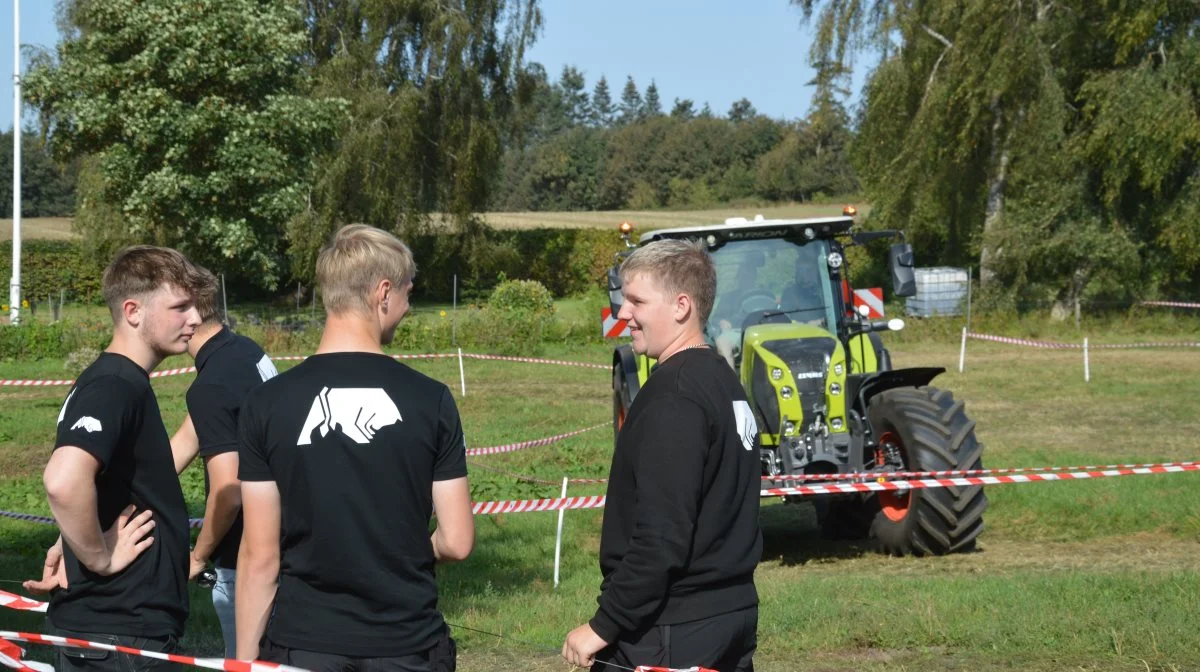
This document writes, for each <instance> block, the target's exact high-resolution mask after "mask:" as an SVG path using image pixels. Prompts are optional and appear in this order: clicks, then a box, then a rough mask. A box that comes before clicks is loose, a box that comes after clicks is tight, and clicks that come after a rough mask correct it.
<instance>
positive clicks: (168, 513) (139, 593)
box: [49, 352, 188, 637]
mask: <svg viewBox="0 0 1200 672" xmlns="http://www.w3.org/2000/svg"><path fill="white" fill-rule="evenodd" d="M54 445H55V448H56V449H57V448H61V447H63V446H76V447H78V448H81V449H83V450H85V451H87V452H88V453H90V454H91V455H92V456H94V457H95V458H96V459H97V460H98V461H99V462H100V472H99V473H98V474H97V476H96V502H97V507H98V513H99V517H100V527H101V529H104V530H107V529H108V528H109V527H111V526H112V525H113V523H114V522H116V520H117V516H118V515H120V513H121V511H122V509H124V508H125V507H126V506H128V505H129V504H130V503H132V504H135V505H137V507H138V510H139V511H141V510H143V509H150V510H152V511H154V521H155V526H154V529H153V531H152V532H151V534H152V536H153V537H154V543H153V544H151V545H150V547H149V548H147V549H146V551H145V552H143V553H142V554H141V555H140V556H138V558H137V559H136V560H134V561H133V563H132V564H131V565H129V567H127V568H126V569H125V570H124V571H122V572H119V573H117V574H114V575H112V576H100V575H98V574H95V573H93V572H91V571H89V570H88V569H87V568H86V567H84V566H83V565H82V564H81V563H80V562H79V560H78V559H77V558H76V557H75V554H74V553H73V552H72V551H71V549H70V547H69V546H68V545H67V544H66V543H64V544H63V557H64V560H65V562H66V569H67V581H68V584H69V587H68V588H66V589H65V590H59V591H57V592H55V593H54V595H53V597H51V598H50V611H49V618H50V621H51V622H52V623H53V624H54V625H55V626H56V627H59V628H65V629H67V630H78V631H82V632H105V633H109V634H114V635H130V636H142V637H161V636H166V635H175V636H180V635H182V634H183V624H184V621H186V620H187V614H188V593H187V572H188V526H187V524H188V523H187V507H186V506H185V504H184V501H183V490H182V489H180V487H179V479H178V478H177V477H176V476H175V461H174V459H173V458H172V456H171V440H170V437H168V436H167V429H166V427H165V426H163V421H162V415H161V414H160V413H159V410H158V400H157V399H155V397H154V390H152V389H151V388H150V378H149V376H147V375H146V371H145V370H143V369H142V368H141V367H140V366H138V365H137V364H135V363H134V362H133V361H132V360H130V359H128V358H126V357H123V356H121V355H117V354H112V353H107V352H106V353H103V354H101V355H100V357H99V358H98V359H97V360H96V361H95V362H94V363H92V365H91V366H89V367H88V368H87V370H86V371H84V372H83V374H82V375H80V376H79V380H77V381H76V382H75V387H73V388H72V389H71V392H70V394H68V395H67V400H66V401H65V402H64V403H63V406H62V410H61V411H60V412H59V414H58V437H57V439H56V441H55V444H54Z"/></svg>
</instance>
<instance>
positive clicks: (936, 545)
mask: <svg viewBox="0 0 1200 672" xmlns="http://www.w3.org/2000/svg"><path fill="white" fill-rule="evenodd" d="M867 415H868V417H869V418H870V421H871V427H872V429H873V430H874V432H875V438H876V440H877V441H878V442H879V446H880V449H881V450H887V449H889V448H890V447H894V448H896V449H899V451H900V454H901V455H902V456H903V460H904V465H905V470H907V471H943V470H964V469H982V468H983V460H982V455H983V444H981V443H979V442H978V441H976V440H975V423H974V422H973V421H971V419H969V418H968V417H967V414H966V413H965V412H964V410H963V402H961V401H955V400H954V396H953V395H951V394H950V392H948V391H946V390H939V389H937V388H935V387H917V388H913V387H907V388H896V389H891V390H887V391H885V392H882V393H880V394H879V396H877V397H875V398H873V399H872V400H871V402H870V404H869V406H868V409H867ZM872 500H873V505H872V506H873V508H874V507H875V506H877V507H878V513H877V514H876V515H875V519H874V520H873V521H872V522H871V529H870V534H871V536H873V537H875V538H877V539H878V540H879V542H880V544H881V545H882V547H883V550H884V551H885V552H887V553H891V554H894V555H907V554H912V555H944V554H946V553H957V552H963V551H970V550H973V549H974V548H975V539H976V538H977V537H978V536H979V533H980V532H982V531H983V512H984V510H985V509H987V504H988V502H987V496H986V495H984V492H983V486H979V485H974V486H965V487H950V488H927V489H919V490H908V491H906V492H880V493H876V496H875V497H872V498H869V499H868V500H867V502H871V501H872ZM867 502H864V504H866V503H867Z"/></svg>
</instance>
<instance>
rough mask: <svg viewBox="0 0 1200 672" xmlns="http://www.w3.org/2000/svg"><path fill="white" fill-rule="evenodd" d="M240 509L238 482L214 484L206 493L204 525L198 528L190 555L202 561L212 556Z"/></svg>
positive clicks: (240, 499) (240, 491)
mask: <svg viewBox="0 0 1200 672" xmlns="http://www.w3.org/2000/svg"><path fill="white" fill-rule="evenodd" d="M241 510H242V490H241V486H240V485H239V484H238V483H236V482H234V483H227V484H225V485H223V486H221V487H215V486H214V487H213V488H212V490H211V492H209V493H208V501H207V502H206V503H205V506H204V526H203V527H201V528H200V534H199V535H198V536H197V537H196V546H195V548H193V549H192V556H193V557H195V558H197V559H198V560H204V561H207V560H208V559H209V558H210V557H212V554H213V551H215V550H216V548H217V544H219V543H221V540H222V539H224V538H225V535H226V534H227V533H228V532H229V528H231V527H233V521H235V520H237V516H238V513H239V512H240V511H241Z"/></svg>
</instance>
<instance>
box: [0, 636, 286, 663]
mask: <svg viewBox="0 0 1200 672" xmlns="http://www.w3.org/2000/svg"><path fill="white" fill-rule="evenodd" d="M0 639H9V640H15V641H18V642H33V643H35V644H49V645H50V646H60V647H70V648H73V649H98V650H100V651H115V652H117V653H126V654H129V655H131V656H139V657H141V658H154V659H156V660H166V661H169V662H172V663H181V664H183V665H192V666H194V667H207V668H208V669H210V670H225V671H226V672H305V670H302V669H301V668H299V667H292V666H291V665H280V664H278V663H265V662H262V661H257V660H256V661H253V662H248V661H245V660H227V659H225V658H195V657H192V656H180V655H176V654H174V653H160V652H158V651H145V650H142V649H134V648H131V647H128V646H120V645H119V644H102V643H100V642H89V641H87V640H85V639H75V638H73V637H58V636H55V635H42V634H38V633H36V632H11V631H8V630H0ZM29 664H30V663H26V665H29Z"/></svg>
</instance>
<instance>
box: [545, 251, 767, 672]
mask: <svg viewBox="0 0 1200 672" xmlns="http://www.w3.org/2000/svg"><path fill="white" fill-rule="evenodd" d="M621 282H622V285H623V287H622V292H623V294H624V298H625V303H624V305H623V306H622V307H621V310H620V312H619V313H618V318H619V319H623V320H628V321H629V326H630V330H631V332H632V337H633V349H634V351H635V352H638V353H639V354H646V355H648V356H650V357H653V358H655V359H657V360H658V364H657V365H656V366H655V368H654V369H653V371H652V372H651V374H650V378H649V380H647V382H646V384H645V386H644V387H642V389H641V391H640V392H639V393H638V395H637V397H636V398H635V399H634V402H633V405H632V406H631V407H630V409H629V414H628V416H627V417H626V420H625V425H624V426H623V427H622V428H621V433H620V435H619V437H618V439H617V446H616V450H615V451H614V453H613V462H612V469H611V473H610V476H609V485H608V499H607V504H606V509H605V513H604V525H603V529H602V532H601V538H600V569H601V572H602V574H603V575H604V580H603V582H602V584H601V586H600V598H599V600H598V601H599V609H597V611H596V615H595V616H593V617H592V619H591V620H590V621H589V622H588V623H585V624H583V625H581V626H579V627H577V628H575V629H574V630H572V631H571V633H570V634H568V635H567V639H566V642H565V643H564V644H563V651H562V654H563V657H564V658H565V659H566V660H567V661H568V662H570V663H571V664H573V665H581V666H589V665H593V664H595V667H594V668H593V669H594V670H606V669H608V668H609V665H616V666H622V667H628V668H633V667H637V666H638V665H656V666H668V667H690V666H703V667H706V668H711V669H716V670H719V671H720V672H726V671H737V672H749V671H751V670H753V669H754V664H753V655H754V649H755V647H756V644H757V626H758V593H757V591H756V590H755V588H754V569H755V567H756V566H757V564H758V560H759V557H760V556H761V555H762V534H761V532H760V530H759V526H758V498H759V494H758V493H759V485H760V479H759V470H760V466H759V456H758V451H757V450H755V447H756V446H757V433H758V427H757V425H756V423H755V421H754V415H753V413H752V412H751V409H750V406H749V404H748V403H747V401H746V394H745V392H744V391H743V390H742V386H741V384H740V383H739V382H738V380H737V378H736V377H735V376H734V373H733V371H731V370H730V368H729V365H728V364H726V362H725V360H724V359H722V357H721V356H720V355H719V354H717V353H716V352H714V351H713V350H712V348H710V347H709V346H708V345H707V344H706V342H705V340H704V332H703V325H704V324H705V323H706V322H707V321H708V317H709V313H710V312H711V311H712V304H713V297H714V295H715V293H716V270H715V268H714V266H713V262H712V259H711V258H710V257H709V256H708V253H707V252H706V251H705V249H704V247H703V244H702V243H695V242H688V241H679V240H665V241H658V242H654V243H651V244H649V245H647V246H645V247H643V248H640V249H639V250H637V251H635V252H634V253H633V254H632V255H630V256H629V258H628V259H627V260H626V261H625V263H624V264H623V265H622V266H621Z"/></svg>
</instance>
